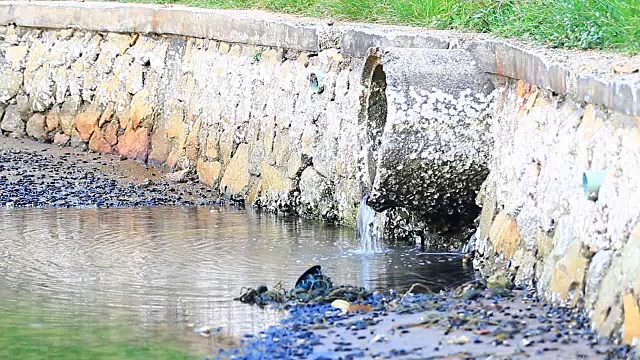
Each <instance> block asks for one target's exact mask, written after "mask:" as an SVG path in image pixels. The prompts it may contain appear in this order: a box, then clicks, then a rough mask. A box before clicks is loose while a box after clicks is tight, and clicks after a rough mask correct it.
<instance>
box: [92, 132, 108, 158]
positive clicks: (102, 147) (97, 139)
mask: <svg viewBox="0 0 640 360" xmlns="http://www.w3.org/2000/svg"><path fill="white" fill-rule="evenodd" d="M89 150H91V151H93V152H97V153H105V154H108V153H110V152H111V144H109V142H108V141H107V140H106V139H105V137H104V136H103V134H102V131H101V130H100V129H97V130H96V131H95V132H94V133H93V135H92V136H91V139H90V140H89Z"/></svg>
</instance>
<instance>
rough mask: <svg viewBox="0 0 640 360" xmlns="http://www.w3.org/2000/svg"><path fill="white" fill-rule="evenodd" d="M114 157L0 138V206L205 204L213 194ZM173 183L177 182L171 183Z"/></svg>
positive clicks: (189, 179)
mask: <svg viewBox="0 0 640 360" xmlns="http://www.w3.org/2000/svg"><path fill="white" fill-rule="evenodd" d="M175 175H176V174H175V173H174V174H168V173H167V172H166V170H164V169H162V168H155V167H147V166H145V165H144V164H142V163H140V162H137V161H133V160H128V159H125V158H123V157H120V156H113V155H97V154H91V153H87V152H81V151H76V150H73V149H70V148H60V147H55V146H50V145H45V144H41V143H37V142H35V141H30V140H16V139H10V138H7V137H0V206H2V207H5V208H14V207H16V208H17V207H98V208H112V207H130V206H161V205H164V206H167V205H176V206H206V205H213V204H216V203H219V202H220V201H219V199H220V198H219V196H218V193H217V192H216V191H214V190H212V189H211V188H208V187H206V186H205V185H202V184H199V183H198V181H197V176H193V175H189V174H188V173H186V174H184V176H182V177H180V178H179V179H178V177H176V176H175ZM175 180H179V182H176V181H175Z"/></svg>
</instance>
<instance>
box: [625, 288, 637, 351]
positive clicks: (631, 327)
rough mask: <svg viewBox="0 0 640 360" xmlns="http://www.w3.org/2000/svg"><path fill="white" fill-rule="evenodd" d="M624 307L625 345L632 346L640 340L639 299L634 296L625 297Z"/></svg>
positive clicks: (627, 295)
mask: <svg viewBox="0 0 640 360" xmlns="http://www.w3.org/2000/svg"><path fill="white" fill-rule="evenodd" d="M623 305H624V325H623V328H622V339H623V340H624V342H625V343H627V344H631V343H633V342H634V341H635V342H637V341H638V340H640V306H638V299H637V298H636V297H635V296H633V295H632V294H626V295H625V296H624V298H623Z"/></svg>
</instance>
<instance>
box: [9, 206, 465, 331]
mask: <svg viewBox="0 0 640 360" xmlns="http://www.w3.org/2000/svg"><path fill="white" fill-rule="evenodd" d="M357 248H358V242H357V240H356V234H355V232H354V231H353V230H351V229H347V228H343V227H334V226H327V225H324V224H321V223H317V222H312V221H304V220H301V219H297V218H278V217H275V216H271V215H265V214H259V213H256V212H253V211H250V210H247V211H244V210H237V209H233V208H215V209H212V210H210V209H209V208H184V207H183V208H180V207H164V208H163V207H157V208H119V209H13V210H0V282H2V283H4V284H6V286H4V285H3V286H2V288H4V289H8V290H2V291H0V300H1V299H2V298H5V299H9V298H11V299H15V298H17V299H20V296H24V297H25V299H26V296H27V295H26V294H29V295H28V296H29V299H32V298H33V297H35V298H37V299H38V301H40V302H46V303H47V304H49V306H50V307H53V308H55V309H56V311H59V312H61V313H65V312H67V313H73V312H77V311H80V312H83V313H87V312H90V313H95V314H100V315H101V316H124V317H127V318H131V319H135V320H133V321H132V322H135V323H136V324H138V325H139V326H142V327H144V326H158V324H161V325H162V326H163V327H166V328H169V329H174V330H175V331H176V332H180V331H184V328H185V326H186V324H190V323H192V324H200V325H213V326H216V327H223V328H225V330H226V331H227V332H228V333H230V334H232V335H240V334H242V333H246V332H257V331H260V330H262V329H263V328H265V327H266V326H268V325H270V324H273V323H275V322H277V321H278V320H279V319H280V317H281V316H282V314H280V313H277V312H274V311H268V310H261V309H259V308H257V307H251V306H247V305H244V304H240V303H238V302H233V301H232V299H233V298H234V297H236V296H238V294H239V292H240V290H241V288H242V287H243V286H256V285H259V284H267V285H269V286H272V285H274V284H276V283H277V282H279V281H283V282H284V285H285V287H291V286H293V282H294V281H295V280H296V279H297V277H298V275H299V274H300V273H302V272H303V271H304V270H306V269H307V268H308V267H309V266H310V265H313V264H321V265H322V266H323V269H324V271H325V273H327V275H329V276H331V277H332V278H333V280H334V283H336V284H353V285H360V286H366V287H368V288H370V289H386V288H389V287H393V288H406V287H408V286H410V285H411V284H413V283H415V282H424V283H428V284H430V286H432V287H433V289H434V290H437V289H439V288H442V287H444V286H448V285H451V284H456V283H461V282H465V281H467V280H469V279H470V278H471V277H472V270H471V269H470V268H466V267H463V265H462V264H461V262H460V261H459V257H457V256H456V255H452V254H425V253H420V252H419V251H418V250H417V249H413V248H407V247H393V248H389V249H387V250H386V251H384V252H381V253H377V254H366V255H365V254H359V253H358V252H357V251H356V249H357ZM451 259H457V260H454V261H450V260H451ZM25 301H27V300H25ZM51 316H54V315H51Z"/></svg>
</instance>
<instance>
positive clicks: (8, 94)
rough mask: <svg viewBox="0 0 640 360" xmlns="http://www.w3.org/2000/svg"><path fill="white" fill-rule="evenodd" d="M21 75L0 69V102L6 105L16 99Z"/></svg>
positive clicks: (20, 83) (20, 84) (20, 73)
mask: <svg viewBox="0 0 640 360" xmlns="http://www.w3.org/2000/svg"><path fill="white" fill-rule="evenodd" d="M22 79H23V73H22V72H19V71H13V70H10V69H6V68H0V102H3V103H7V102H8V101H9V100H11V99H13V98H14V97H16V95H17V94H18V91H20V87H21V86H22Z"/></svg>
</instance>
